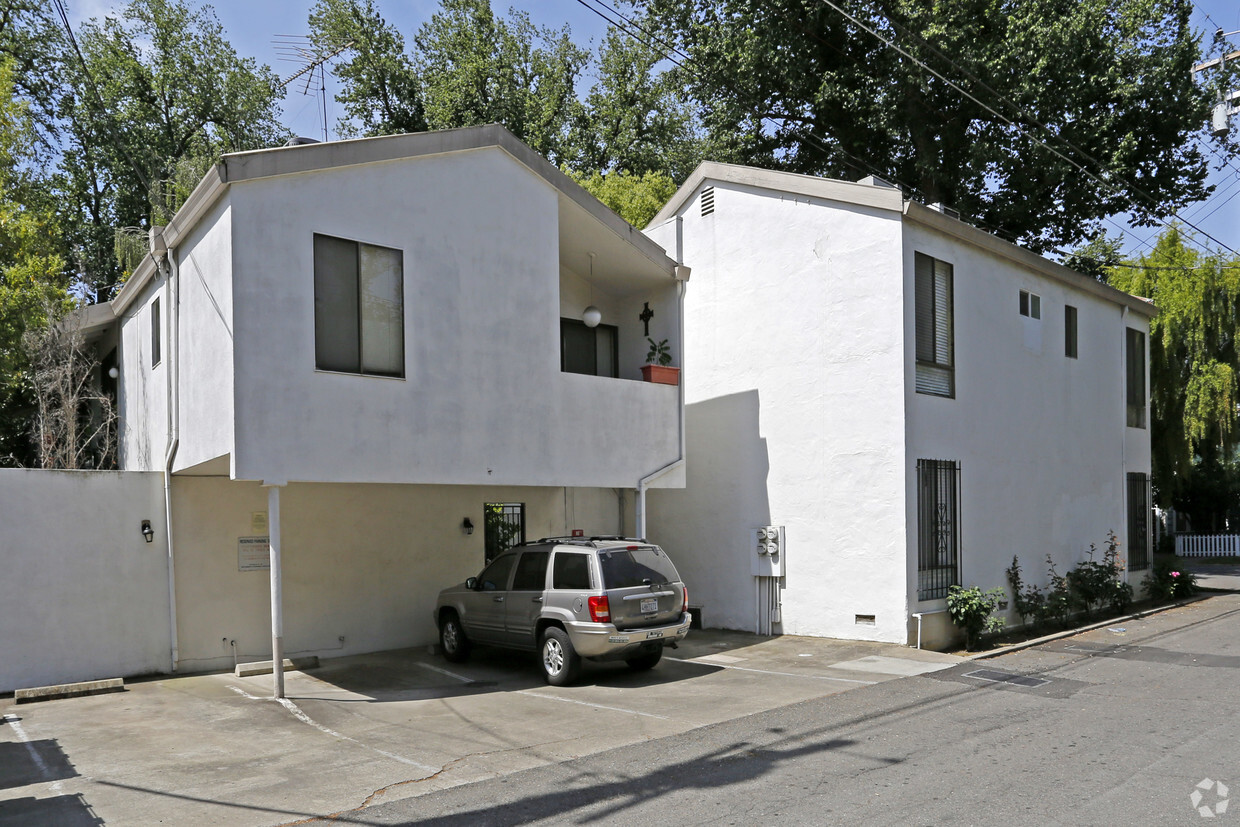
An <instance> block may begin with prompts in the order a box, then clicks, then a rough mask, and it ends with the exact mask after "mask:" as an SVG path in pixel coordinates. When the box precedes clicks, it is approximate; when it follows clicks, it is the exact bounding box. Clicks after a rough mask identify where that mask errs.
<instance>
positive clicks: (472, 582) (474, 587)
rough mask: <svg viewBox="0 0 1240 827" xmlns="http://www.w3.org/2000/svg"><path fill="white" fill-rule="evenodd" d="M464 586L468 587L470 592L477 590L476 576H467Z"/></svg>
mask: <svg viewBox="0 0 1240 827" xmlns="http://www.w3.org/2000/svg"><path fill="white" fill-rule="evenodd" d="M465 588H467V589H469V590H470V591H471V592H476V591H478V578H477V577H470V578H468V579H467V580H466V581H465Z"/></svg>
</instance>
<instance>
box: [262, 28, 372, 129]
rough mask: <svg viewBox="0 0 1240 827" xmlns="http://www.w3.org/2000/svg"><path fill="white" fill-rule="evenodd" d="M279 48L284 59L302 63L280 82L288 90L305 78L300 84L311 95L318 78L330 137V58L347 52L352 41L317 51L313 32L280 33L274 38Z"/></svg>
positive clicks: (318, 88)
mask: <svg viewBox="0 0 1240 827" xmlns="http://www.w3.org/2000/svg"><path fill="white" fill-rule="evenodd" d="M272 44H273V45H274V46H275V48H276V54H277V55H279V56H280V60H283V61H285V62H288V63H296V64H298V65H300V66H301V68H300V69H298V70H297V71H296V72H294V73H293V74H291V75H289V76H288V77H286V78H284V79H283V80H281V81H280V85H281V86H283V87H284V88H285V89H287V88H289V86H290V85H291V84H293V83H294V82H295V81H298V80H301V79H303V78H304V79H305V83H304V84H298V85H299V86H301V87H302V90H301V93H302V94H303V95H309V94H311V92H310V90H311V89H312V88H314V87H315V81H316V80H317V81H318V84H317V89H316V91H317V92H318V95H319V106H320V109H321V111H322V113H323V140H324V141H326V140H327V139H328V137H327V68H326V67H327V61H329V60H331V59H332V58H334V57H335V56H336V55H338V54H340V53H341V52H343V51H344V50H345V49H348V48H349V47H351V46H352V45H353V41H352V40H350V41H349V42H348V43H346V44H344V45H343V46H341V47H340V48H338V49H334V50H333V51H331V52H330V53H328V54H324V53H323V52H321V51H319V50H317V49H316V48H315V47H314V44H313V43H312V42H311V41H310V36H309V35H304V34H278V35H276V39H275V40H273V41H272Z"/></svg>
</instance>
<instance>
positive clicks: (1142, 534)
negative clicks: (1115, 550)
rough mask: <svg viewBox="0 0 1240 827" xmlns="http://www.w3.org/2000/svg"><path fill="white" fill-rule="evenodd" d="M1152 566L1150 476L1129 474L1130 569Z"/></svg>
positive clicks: (1139, 569)
mask: <svg viewBox="0 0 1240 827" xmlns="http://www.w3.org/2000/svg"><path fill="white" fill-rule="evenodd" d="M1149 567H1150V478H1149V475H1148V474H1141V473H1135V474H1132V473H1130V474H1129V475H1128V570H1129V571H1141V570H1142V569H1147V568H1149Z"/></svg>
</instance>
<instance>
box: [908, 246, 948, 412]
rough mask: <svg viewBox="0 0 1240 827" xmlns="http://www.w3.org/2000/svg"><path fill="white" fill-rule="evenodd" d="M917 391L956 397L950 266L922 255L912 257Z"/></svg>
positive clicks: (917, 254)
mask: <svg viewBox="0 0 1240 827" xmlns="http://www.w3.org/2000/svg"><path fill="white" fill-rule="evenodd" d="M914 280H915V282H916V284H915V293H916V295H915V305H916V306H915V316H916V328H917V335H916V338H917V392H918V393H928V394H932V395H934V396H950V397H954V396H955V395H956V371H955V356H954V350H955V342H954V334H953V332H952V266H951V265H950V264H948V263H947V262H946V261H939V260H938V259H935V258H931V257H930V256H928V255H925V254H924V253H916V254H915V258H914Z"/></svg>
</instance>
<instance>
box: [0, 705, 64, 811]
mask: <svg viewBox="0 0 1240 827" xmlns="http://www.w3.org/2000/svg"><path fill="white" fill-rule="evenodd" d="M0 721H3V722H4V723H6V724H8V725H9V726H11V727H12V728H13V732H15V733H17V740H18V741H20V742H21V743H22V744H23V745H24V746H25V747H26V751H27V752H29V753H30V760H31V761H34V765H35V766H36V767H38V768H39V774H40V775H42V776H43V777H44V778H51V775H52V772H51V770H49V769H48V768H47V764H45V763H44V762H43V756H42V755H39V751H38V750H37V749H35V748H34V744H32V743H30V736H29V735H27V734H26V730H25V729H24V728H23V727H22V725H21V719H20V718H18V717H16V716H13V715H5V716H4V717H2V718H0ZM52 792H60V782H59V781H57V782H55V783H53V784H52Z"/></svg>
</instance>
